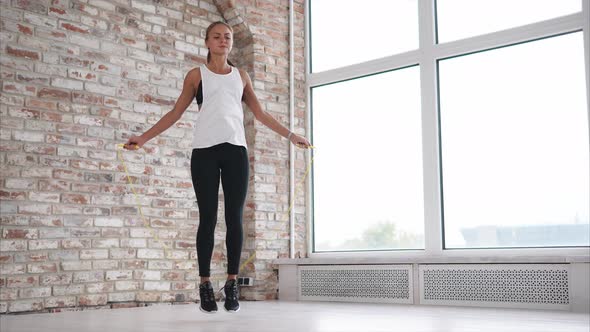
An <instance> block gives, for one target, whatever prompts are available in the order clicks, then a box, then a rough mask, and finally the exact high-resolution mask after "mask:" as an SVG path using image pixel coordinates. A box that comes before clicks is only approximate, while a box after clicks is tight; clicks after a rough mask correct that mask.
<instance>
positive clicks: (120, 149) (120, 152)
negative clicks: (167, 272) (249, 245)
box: [117, 144, 315, 289]
mask: <svg viewBox="0 0 590 332" xmlns="http://www.w3.org/2000/svg"><path fill="white" fill-rule="evenodd" d="M133 146H135V150H137V149H139V147H138V146H137V145H133ZM124 147H125V144H117V157H118V158H119V161H120V162H121V164H122V165H123V169H124V170H125V175H126V176H127V182H128V183H129V187H131V192H132V193H133V196H134V197H135V203H136V204H137V210H138V211H139V215H140V216H141V220H142V221H143V224H144V225H145V226H146V227H147V228H148V229H149V231H150V233H151V235H152V238H153V239H154V240H156V241H157V242H160V243H161V244H162V247H163V248H164V253H165V256H166V257H170V255H168V253H169V251H168V249H169V248H168V246H167V245H166V243H165V242H164V241H160V238H159V236H158V233H157V232H156V231H155V230H154V229H153V228H152V226H151V225H150V223H149V222H148V221H147V220H146V219H145V216H144V214H143V210H142V209H141V204H140V202H139V196H138V195H137V192H136V191H135V188H134V184H133V181H131V176H130V175H129V172H128V171H127V164H125V160H124V159H123V150H124ZM309 148H310V149H315V147H314V146H313V145H310V146H309ZM312 164H313V154H312V157H311V160H310V162H309V164H308V165H307V169H306V170H305V173H304V174H303V178H302V179H301V180H300V182H299V185H302V184H303V181H305V179H306V178H307V174H308V173H309V171H310V170H311V165H312ZM294 193H295V194H294V195H293V197H292V198H291V202H290V203H289V210H288V211H287V213H288V214H291V209H292V208H293V204H294V203H295V197H297V194H296V193H297V185H295V191H294ZM255 256H256V252H254V253H253V254H252V255H250V257H248V259H246V261H244V263H242V265H240V268H239V270H238V274H239V273H240V272H241V271H242V269H243V268H244V266H246V265H247V264H248V263H250V262H251V261H252V260H253V259H254V257H255ZM222 289H223V288H222Z"/></svg>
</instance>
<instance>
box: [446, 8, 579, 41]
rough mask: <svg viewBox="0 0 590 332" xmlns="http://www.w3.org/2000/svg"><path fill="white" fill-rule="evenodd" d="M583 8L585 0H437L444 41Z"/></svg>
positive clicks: (537, 20) (541, 19)
mask: <svg viewBox="0 0 590 332" xmlns="http://www.w3.org/2000/svg"><path fill="white" fill-rule="evenodd" d="M580 10H582V1H581V0H559V1H555V0H516V1H515V0H493V1H490V0H436V11H437V12H436V14H437V24H438V41H439V42H440V43H444V42H448V41H452V40H457V39H462V38H467V37H473V36H477V35H481V34H486V33H490V32H495V31H499V30H504V29H509V28H513V27H516V26H519V25H525V24H529V23H535V22H539V21H543V20H547V19H552V18H555V17H559V16H564V15H568V14H573V13H577V12H579V11H580Z"/></svg>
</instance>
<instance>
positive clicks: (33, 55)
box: [6, 46, 41, 60]
mask: <svg viewBox="0 0 590 332" xmlns="http://www.w3.org/2000/svg"><path fill="white" fill-rule="evenodd" d="M6 53H8V54H9V55H12V56H16V57H20V58H25V59H29V60H39V59H41V54H40V53H39V52H35V51H29V50H25V49H22V48H13V47H10V46H6Z"/></svg>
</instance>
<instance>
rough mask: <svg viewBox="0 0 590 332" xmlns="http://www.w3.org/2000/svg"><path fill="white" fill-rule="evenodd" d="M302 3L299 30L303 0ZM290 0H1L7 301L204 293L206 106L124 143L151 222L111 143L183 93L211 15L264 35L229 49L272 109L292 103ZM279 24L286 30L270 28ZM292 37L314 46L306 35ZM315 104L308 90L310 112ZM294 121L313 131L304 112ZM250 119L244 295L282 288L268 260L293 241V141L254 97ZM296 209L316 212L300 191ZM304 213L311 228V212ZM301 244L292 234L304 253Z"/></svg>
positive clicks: (65, 303) (19, 304) (282, 115)
mask: <svg viewBox="0 0 590 332" xmlns="http://www.w3.org/2000/svg"><path fill="white" fill-rule="evenodd" d="M295 3H296V8H295V9H296V22H295V23H296V29H298V30H299V31H303V3H304V2H303V1H302V0H299V1H295ZM234 6H235V7H234ZM287 10H288V8H287V2H286V1H285V0H281V1H280V2H277V1H270V0H259V1H256V3H255V4H254V3H251V2H250V1H246V0H236V1H229V0H217V1H197V0H194V1H193V0H190V1H170V2H152V1H139V0H132V1H104V0H88V1H85V2H84V3H83V4H82V3H80V2H75V1H74V2H72V1H51V2H50V1H42V2H26V1H12V2H11V1H2V2H0V16H1V17H2V26H3V28H2V31H0V41H1V47H0V86H1V89H2V91H0V102H1V106H0V116H1V117H2V121H0V167H1V168H2V174H1V177H0V225H1V226H2V230H1V231H0V236H1V238H0V286H1V288H2V292H0V313H4V312H27V311H52V310H59V309H61V308H65V307H73V306H81V307H85V306H98V307H103V306H111V307H119V305H124V304H120V303H125V302H134V303H135V302H161V301H178V299H182V301H195V300H197V298H198V295H197V293H198V292H197V291H196V285H197V282H198V279H199V277H198V271H197V264H196V252H195V236H196V229H197V225H198V218H199V213H198V209H197V208H196V204H195V197H194V192H193V188H192V183H191V180H190V169H189V166H190V152H191V151H190V144H191V141H190V140H191V137H192V132H191V130H192V127H193V121H194V119H195V111H196V106H195V105H192V106H191V107H190V108H189V110H188V111H187V112H185V114H184V116H183V118H182V119H181V122H179V123H178V125H177V126H174V127H172V128H170V129H169V130H168V131H166V132H165V133H163V134H162V135H161V136H160V137H158V138H156V139H154V140H153V141H151V142H149V143H148V144H147V145H146V147H145V149H144V150H142V151H141V152H139V153H132V152H124V157H125V160H126V162H127V164H128V167H129V172H130V174H131V175H132V177H133V182H134V183H136V185H135V189H136V190H137V191H138V193H139V197H140V204H141V205H142V209H143V212H144V215H145V216H146V218H147V219H148V222H149V223H150V227H148V226H147V225H145V224H144V222H143V220H142V219H141V217H140V215H139V211H138V209H137V207H136V201H135V198H134V196H133V194H132V193H131V191H130V188H129V186H128V184H127V178H126V176H125V173H124V171H123V169H122V168H121V164H120V162H119V161H118V160H117V154H116V152H115V145H116V144H117V143H122V142H124V141H125V140H126V138H127V137H129V136H130V135H139V134H141V133H142V132H144V131H145V130H147V129H149V127H150V126H151V125H153V124H154V123H155V122H156V121H157V120H159V119H160V118H161V116H163V115H164V114H165V113H167V112H168V111H169V110H170V109H171V108H172V106H173V105H174V102H175V99H176V98H177V97H178V95H179V94H180V91H181V90H182V82H183V79H184V76H185V74H186V72H187V71H188V70H190V69H191V68H194V67H196V66H198V65H200V64H201V63H202V62H203V61H204V57H205V55H206V53H207V50H206V48H205V45H204V41H203V37H204V29H205V28H206V26H207V25H208V24H209V23H210V22H212V21H214V20H219V19H223V17H224V16H225V17H226V18H227V19H229V20H230V22H231V23H232V24H238V25H239V26H237V27H236V31H238V32H239V33H237V34H236V36H235V39H236V44H238V43H239V42H240V41H241V40H242V39H247V40H254V41H255V44H254V45H253V47H248V48H247V49H240V48H239V47H237V46H235V47H234V50H233V52H232V56H231V59H232V60H233V62H234V63H236V64H237V65H238V66H239V67H240V68H243V69H246V70H247V71H248V72H249V73H250V75H251V77H252V79H253V83H254V87H255V90H256V92H257V94H258V96H259V97H260V99H261V102H262V103H263V105H265V107H266V110H267V111H268V112H269V113H271V114H272V115H273V116H275V117H276V118H279V119H286V118H287V117H286V114H287V111H288V107H287V102H288V91H289V90H288V86H287V85H286V83H285V82H288V77H287V74H288V63H287V59H288V53H287V50H288V45H287V40H288V38H287V37H288V36H287V33H288V27H287V22H286V20H282V21H281V22H279V23H277V22H276V20H274V19H273V17H277V15H279V16H281V17H287V15H288V13H287ZM271 14H272V15H271ZM187 17H188V18H187ZM277 24H282V25H284V26H283V27H282V28H281V29H280V31H282V32H281V33H282V34H283V36H282V37H283V38H278V39H277V38H273V37H270V36H265V35H264V34H265V32H266V31H271V30H272V31H274V33H277V29H276V25H277ZM252 34H253V36H252ZM301 36H302V34H298V35H297V36H296V44H297V45H303V44H304V43H303V40H302V39H301ZM270 41H272V45H273V47H272V48H269V46H268V45H267V44H268V43H269V42H270ZM265 50H266V51H265ZM248 52H249V53H248ZM252 52H253V53H252ZM296 52H297V58H298V59H303V55H304V54H303V48H302V47H301V46H298V48H297V49H296ZM253 59H256V60H255V61H256V63H253V62H252V61H253ZM298 68H303V63H300V64H299V66H298ZM296 74H297V77H304V73H303V72H297V73H296ZM277 82H279V83H277ZM296 84H297V86H300V87H303V86H305V84H304V82H302V81H299V80H298V81H297V83H296ZM298 95H304V91H303V89H302V88H301V90H300V91H298ZM303 107H305V104H304V103H299V102H298V104H297V108H298V109H297V114H298V116H299V114H303ZM296 123H297V124H298V125H299V127H298V128H297V132H300V133H303V132H304V128H303V124H304V121H303V118H298V119H297V121H296ZM245 124H246V131H247V137H248V145H249V152H250V154H251V174H252V175H253V180H252V181H251V183H250V187H249V196H248V199H247V202H246V208H245V216H244V222H245V225H246V227H245V233H246V234H245V235H246V237H245V242H244V251H243V255H242V260H243V261H244V260H246V259H247V258H248V257H249V256H250V255H252V254H254V253H255V254H256V259H255V260H254V261H253V262H252V263H250V264H248V265H247V266H246V267H245V268H244V270H243V271H242V272H241V273H242V275H244V276H249V277H254V278H256V286H255V287H251V288H244V289H242V295H243V296H244V297H245V298H246V299H256V300H264V299H274V298H276V288H277V276H276V273H275V272H274V267H273V266H272V260H273V259H275V258H277V257H287V256H288V254H289V252H288V250H289V248H288V245H289V243H288V216H287V215H286V212H285V211H287V209H288V203H286V201H285V197H288V181H289V179H288V171H287V170H286V168H285V167H286V165H288V160H287V159H286V158H288V157H287V155H288V144H287V141H286V140H285V139H282V138H280V137H279V136H278V135H276V134H275V133H272V132H271V131H270V129H268V128H265V127H264V126H263V125H261V124H260V123H254V119H253V117H252V114H251V113H250V112H249V111H246V114H245ZM284 124H285V125H286V126H287V125H288V123H284ZM277 156H280V158H277ZM281 158H283V159H281ZM298 167H299V166H298ZM304 169H305V168H304V167H301V170H300V171H303V170H304ZM298 194H299V195H300V196H301V197H299V198H298V201H299V200H300V201H303V200H302V198H303V195H304V193H298ZM221 197H222V196H221ZM295 211H296V212H297V214H298V220H304V218H302V217H303V213H304V207H303V206H302V205H299V204H298V206H296V208H295ZM223 218H224V215H223V202H222V201H220V214H219V220H223ZM277 225H279V226H277ZM297 229H298V232H299V234H297V238H303V237H304V235H305V224H304V222H299V221H298V224H297ZM154 232H155V233H154ZM154 234H158V236H159V237H160V239H161V240H162V241H164V245H163V244H162V241H155V240H154V238H153V237H154ZM224 236H225V225H224V224H223V223H222V222H220V223H219V225H218V227H217V233H216V236H215V237H216V246H215V251H214V256H213V261H212V271H213V275H214V277H218V279H219V280H218V281H216V282H221V281H220V280H222V279H223V278H224V273H225V269H226V264H227V263H226V256H225V253H224V252H223V251H224V250H225V249H224V248H225V245H224V243H223V239H224ZM305 247H306V245H305V243H304V242H303V241H299V242H298V243H296V250H297V251H299V252H301V253H302V254H304V253H305Z"/></svg>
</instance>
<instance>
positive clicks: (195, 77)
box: [186, 67, 201, 82]
mask: <svg viewBox="0 0 590 332" xmlns="http://www.w3.org/2000/svg"><path fill="white" fill-rule="evenodd" d="M186 78H187V79H190V80H191V81H196V82H198V81H200V80H201V67H195V68H193V69H191V70H189V71H188V73H186Z"/></svg>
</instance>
